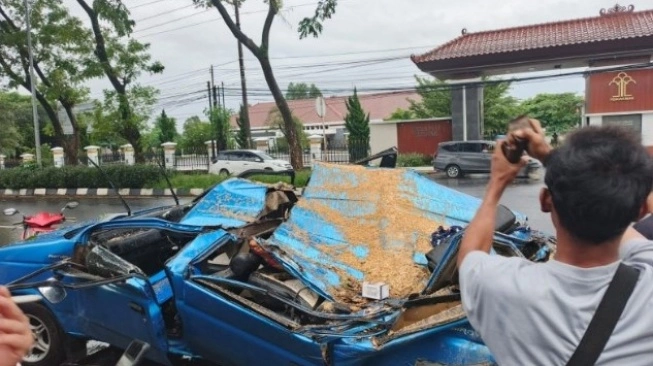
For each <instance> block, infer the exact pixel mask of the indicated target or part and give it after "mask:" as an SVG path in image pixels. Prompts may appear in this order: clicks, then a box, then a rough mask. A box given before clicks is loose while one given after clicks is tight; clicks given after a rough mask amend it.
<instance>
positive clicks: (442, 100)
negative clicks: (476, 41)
mask: <svg viewBox="0 0 653 366" xmlns="http://www.w3.org/2000/svg"><path fill="white" fill-rule="evenodd" d="M416 79H417V84H418V85H417V93H418V94H419V95H420V96H421V97H422V100H421V101H420V102H416V101H410V104H411V106H410V108H409V111H410V112H412V114H413V115H414V117H415V118H432V117H444V116H451V89H452V86H451V85H449V84H447V83H446V82H443V81H441V80H437V79H429V78H422V77H416ZM481 82H484V83H485V85H484V87H483V131H484V135H485V136H486V137H488V136H494V135H496V134H499V133H505V131H506V128H507V124H508V122H509V121H510V120H512V119H513V118H514V117H516V116H517V115H518V114H519V112H520V108H519V103H518V101H517V99H515V98H513V97H511V96H510V95H509V94H508V92H509V91H510V86H511V83H510V82H509V81H494V80H490V79H489V78H486V77H484V78H482V79H481Z"/></svg>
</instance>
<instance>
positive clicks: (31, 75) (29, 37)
mask: <svg viewBox="0 0 653 366" xmlns="http://www.w3.org/2000/svg"><path fill="white" fill-rule="evenodd" d="M30 12H31V10H30V8H29V2H28V0H25V25H26V26H27V53H28V54H29V82H30V89H32V90H31V91H32V116H33V118H34V145H36V146H35V147H36V149H35V150H36V164H37V165H38V166H39V167H40V166H42V162H41V131H40V128H39V114H38V110H37V108H36V85H35V84H36V83H35V82H34V54H33V52H32V23H31V20H30Z"/></svg>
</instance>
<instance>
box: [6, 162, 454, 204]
mask: <svg viewBox="0 0 653 366" xmlns="http://www.w3.org/2000/svg"><path fill="white" fill-rule="evenodd" d="M406 169H411V170H415V171H417V172H418V173H420V174H424V175H429V176H436V177H437V176H440V175H442V176H444V175H443V174H442V173H441V172H436V171H434V170H433V168H432V167H418V168H406ZM204 190H205V189H204V188H179V189H177V188H175V193H176V194H177V196H179V197H197V196H199V195H201V194H202V193H204ZM115 192H116V191H115V190H114V189H113V188H27V189H25V188H23V189H8V188H7V189H0V197H1V198H16V197H49V198H55V197H86V198H94V197H97V198H103V197H116V193H115ZM118 192H120V195H121V196H123V197H143V198H148V197H172V193H171V192H170V189H168V188H165V189H163V188H121V189H119V190H118Z"/></svg>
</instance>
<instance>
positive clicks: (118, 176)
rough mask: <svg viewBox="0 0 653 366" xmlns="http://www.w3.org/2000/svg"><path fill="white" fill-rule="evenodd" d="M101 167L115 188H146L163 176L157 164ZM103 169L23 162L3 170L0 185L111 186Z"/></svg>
mask: <svg viewBox="0 0 653 366" xmlns="http://www.w3.org/2000/svg"><path fill="white" fill-rule="evenodd" d="M102 169H103V170H104V171H105V172H106V174H107V176H109V178H110V179H111V180H112V181H113V183H114V184H115V185H116V188H144V187H146V186H147V185H150V184H153V183H154V182H156V181H158V180H159V179H161V171H160V170H159V168H158V167H157V166H155V165H132V166H127V165H109V166H104V167H102ZM110 187H111V185H110V184H109V183H108V182H107V179H106V178H105V177H104V176H103V175H102V173H101V172H100V171H99V170H98V169H97V168H94V167H86V166H65V167H62V168H55V167H47V168H38V167H35V166H24V167H19V168H13V169H4V170H0V189H6V188H11V189H21V188H27V189H33V188H110Z"/></svg>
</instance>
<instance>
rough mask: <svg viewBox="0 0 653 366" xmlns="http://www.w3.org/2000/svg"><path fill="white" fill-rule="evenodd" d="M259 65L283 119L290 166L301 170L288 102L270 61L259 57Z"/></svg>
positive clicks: (301, 158)
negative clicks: (286, 133)
mask: <svg viewBox="0 0 653 366" xmlns="http://www.w3.org/2000/svg"><path fill="white" fill-rule="evenodd" d="M258 60H259V63H260V64H261V69H262V70H263V75H265V81H266V82H267V84H268V87H269V88H270V92H271V93H272V96H273V97H274V101H275V103H276V104H277V108H279V112H280V113H281V118H282V119H283V125H284V128H285V129H286V131H288V135H287V137H286V139H287V140H288V150H290V165H292V167H293V168H294V169H295V170H299V169H302V168H303V167H304V161H303V160H304V159H303V158H304V154H303V152H302V147H301V146H300V144H299V136H297V130H296V129H295V122H294V121H293V119H292V113H291V112H290V107H288V102H287V101H286V98H284V96H283V93H282V92H281V89H279V84H277V80H276V79H275V77H274V73H273V72H272V65H270V60H269V59H268V57H267V55H261V57H258Z"/></svg>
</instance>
